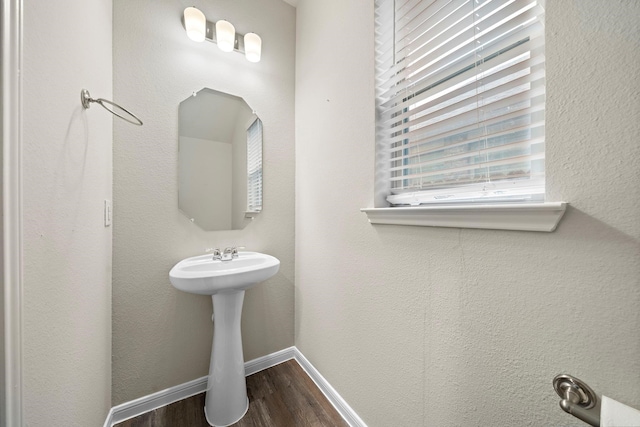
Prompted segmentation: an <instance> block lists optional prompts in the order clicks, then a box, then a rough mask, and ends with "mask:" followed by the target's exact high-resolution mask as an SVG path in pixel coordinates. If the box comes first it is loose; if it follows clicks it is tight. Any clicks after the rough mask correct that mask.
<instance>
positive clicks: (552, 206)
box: [360, 202, 567, 232]
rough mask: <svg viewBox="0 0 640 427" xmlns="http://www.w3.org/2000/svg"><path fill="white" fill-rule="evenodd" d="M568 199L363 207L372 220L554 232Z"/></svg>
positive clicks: (399, 223)
mask: <svg viewBox="0 0 640 427" xmlns="http://www.w3.org/2000/svg"><path fill="white" fill-rule="evenodd" d="M566 209H567V203H565V202H548V203H530V204H524V203H523V204H517V205H516V204H514V205H505V204H502V205H501V204H488V205H461V206H417V207H398V208H364V209H360V211H361V212H364V213H366V214H367V216H368V217H369V222H370V223H371V224H393V225H417V226H427V227H454V228H486V229H491V230H520V231H545V232H552V231H554V230H555V229H556V227H557V226H558V223H559V222H560V219H561V218H562V216H563V215H564V212H565V210H566Z"/></svg>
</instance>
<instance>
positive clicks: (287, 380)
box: [114, 360, 348, 427]
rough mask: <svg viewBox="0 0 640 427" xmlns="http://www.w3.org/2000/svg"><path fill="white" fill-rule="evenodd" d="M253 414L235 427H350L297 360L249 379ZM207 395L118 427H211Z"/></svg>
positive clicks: (251, 411) (177, 403)
mask: <svg viewBox="0 0 640 427" xmlns="http://www.w3.org/2000/svg"><path fill="white" fill-rule="evenodd" d="M247 394H248V396H249V410H248V411H247V414H246V415H245V416H244V417H243V418H242V419H241V420H240V421H238V422H237V423H235V424H233V427H269V426H272V427H307V426H308V427H348V424H347V423H346V422H345V421H344V420H343V419H342V417H340V415H339V414H338V412H337V411H336V410H335V409H334V407H333V406H332V405H331V403H329V401H328V400H327V399H326V397H324V395H323V394H322V392H320V390H319V389H318V387H316V385H315V384H314V382H313V381H312V380H311V378H309V376H308V375H307V374H306V373H305V372H304V370H303V369H302V368H301V367H300V365H298V363H297V362H296V361H295V360H289V361H287V362H284V363H281V364H280V365H276V366H274V367H272V368H269V369H266V370H264V371H261V372H258V373H256V374H253V375H251V376H248V377H247ZM208 426H209V424H208V423H207V420H206V419H205V417H204V393H202V394H198V395H196V396H193V397H190V398H188V399H184V400H181V401H179V402H176V403H172V404H171V405H167V406H165V407H162V408H159V409H156V410H154V411H151V412H147V413H146V414H142V415H140V416H138V417H136V418H132V419H130V420H127V421H123V422H121V423H119V424H116V425H115V426H114V427H208Z"/></svg>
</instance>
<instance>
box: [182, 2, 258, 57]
mask: <svg viewBox="0 0 640 427" xmlns="http://www.w3.org/2000/svg"><path fill="white" fill-rule="evenodd" d="M183 23H184V28H185V30H186V31H187V36H189V38H190V39H191V40H193V41H197V42H202V41H204V40H205V39H206V40H209V41H211V42H214V43H216V44H217V45H218V48H220V50H222V51H224V52H231V51H234V50H235V51H238V52H240V53H244V54H245V56H246V58H247V60H248V61H250V62H259V61H260V58H261V56H262V39H261V38H260V36H259V35H257V34H256V33H247V34H246V35H243V34H238V33H236V29H235V27H234V26H233V24H231V23H230V22H229V21H225V20H223V19H221V20H219V21H217V22H215V23H213V22H211V21H207V19H206V17H205V16H204V13H202V12H201V11H200V10H199V9H197V8H195V7H188V8H186V9H185V10H184V22H183Z"/></svg>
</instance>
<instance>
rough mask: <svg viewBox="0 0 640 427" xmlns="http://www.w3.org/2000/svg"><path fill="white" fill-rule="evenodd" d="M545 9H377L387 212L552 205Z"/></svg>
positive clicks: (462, 0)
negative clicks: (547, 195) (547, 179)
mask: <svg viewBox="0 0 640 427" xmlns="http://www.w3.org/2000/svg"><path fill="white" fill-rule="evenodd" d="M543 6H544V4H542V3H541V2H540V1H533V0H511V1H505V0H376V98H377V100H376V107H377V118H376V123H377V129H376V138H377V152H378V160H379V161H378V164H379V165H380V164H382V165H384V168H385V170H384V173H385V174H386V176H387V179H386V185H387V188H384V189H382V190H383V191H384V192H385V194H387V201H388V202H389V204H390V205H392V206H417V205H428V204H451V203H458V204H459V203H467V204H468V203H474V202H475V203H477V202H481V203H489V202H491V203H493V202H543V201H544V192H545V187H544V103H545V84H544V81H545V70H544V8H543Z"/></svg>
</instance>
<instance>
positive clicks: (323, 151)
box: [296, 0, 640, 427]
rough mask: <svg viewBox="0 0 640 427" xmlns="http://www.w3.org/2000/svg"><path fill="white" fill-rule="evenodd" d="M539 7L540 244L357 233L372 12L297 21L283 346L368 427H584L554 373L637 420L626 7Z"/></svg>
mask: <svg viewBox="0 0 640 427" xmlns="http://www.w3.org/2000/svg"><path fill="white" fill-rule="evenodd" d="M547 6H548V9H547V16H546V20H547V22H546V40H547V50H546V52H547V94H548V95H547V98H548V99H547V138H546V141H547V166H546V171H547V200H549V201H566V202H570V203H571V206H570V207H569V210H568V212H567V214H566V215H565V217H564V219H563V220H562V222H561V223H560V226H559V228H558V230H557V231H556V232H554V233H551V234H547V233H531V232H510V231H489V230H471V229H444V228H429V227H402V226H372V225H370V224H369V223H368V222H367V218H366V216H365V215H364V214H362V213H360V212H359V209H360V208H363V207H371V206H373V195H374V188H373V179H374V140H375V135H374V81H373V80H374V77H373V76H374V75H373V62H374V58H373V2H371V1H367V0H353V1H348V2H345V1H342V0H326V1H322V2H318V1H311V0H301V1H300V3H299V5H298V9H297V45H296V49H297V50H296V52H297V58H296V171H297V173H296V346H297V347H298V348H299V349H300V350H301V351H302V353H303V354H304V355H305V356H306V357H307V358H308V359H309V360H310V361H311V363H313V364H314V365H315V366H316V367H317V368H318V369H319V371H320V372H322V374H323V375H324V376H325V377H326V378H327V380H328V381H329V382H330V383H331V384H332V385H333V386H334V387H335V388H336V389H337V391H338V392H339V393H341V395H342V396H343V397H344V398H345V399H346V400H347V401H348V402H349V403H350V404H351V405H352V406H353V408H354V409H355V410H356V412H358V413H359V415H360V416H361V417H362V418H363V419H364V421H365V422H367V423H368V424H369V425H370V426H372V427H374V426H390V425H394V426H419V425H423V426H440V427H445V426H473V425H477V426H489V425H490V426H516V425H518V426H521V425H535V426H539V425H575V426H580V425H583V424H582V423H581V422H580V421H579V420H577V419H574V418H573V417H570V416H569V415H567V414H565V413H564V412H562V411H561V410H560V408H559V407H558V397H557V396H556V395H555V392H554V391H553V388H552V387H551V380H552V378H553V377H554V376H555V375H556V374H558V373H562V372H565V373H570V374H573V375H576V376H578V377H580V378H582V379H584V380H586V381H587V382H588V383H589V384H590V385H591V386H592V387H593V388H594V389H595V390H597V391H599V392H601V393H604V394H608V395H610V396H612V397H614V398H617V399H619V400H622V401H623V402H625V403H627V404H631V405H634V406H636V407H640V357H639V355H640V334H638V331H639V330H640V310H638V307H639V306H640V244H639V239H640V213H639V210H638V202H639V200H640V197H639V196H640V185H638V184H639V183H640V176H639V173H640V172H639V171H640V163H639V162H640V144H638V134H639V133H640V120H638V116H639V115H638V113H639V112H640V109H639V105H640V96H639V91H640V82H639V80H638V79H637V78H636V77H637V69H638V65H640V49H638V44H639V41H640V36H639V33H638V31H639V30H638V25H637V23H636V22H634V20H635V19H636V18H637V17H638V16H640V3H638V2H634V1H611V2H601V1H595V0H592V1H568V0H567V1H550V2H548V4H547Z"/></svg>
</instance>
